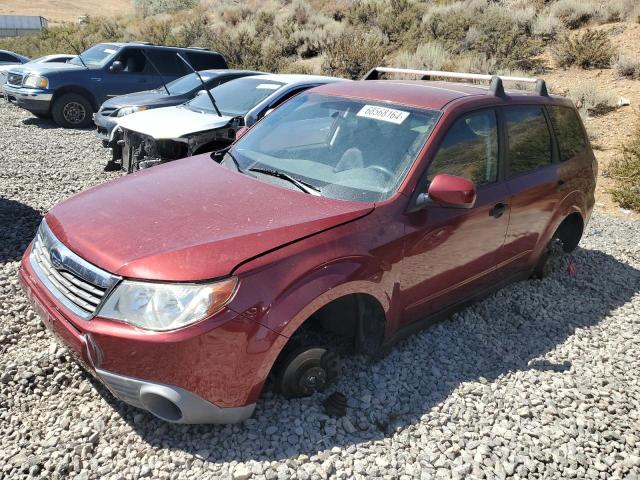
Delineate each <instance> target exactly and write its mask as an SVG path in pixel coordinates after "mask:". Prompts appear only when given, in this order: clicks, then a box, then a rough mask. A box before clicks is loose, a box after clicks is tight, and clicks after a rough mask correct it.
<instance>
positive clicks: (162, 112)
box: [119, 74, 345, 172]
mask: <svg viewBox="0 0 640 480" xmlns="http://www.w3.org/2000/svg"><path fill="white" fill-rule="evenodd" d="M338 81H345V80H344V79H340V78H334V77H323V76H319V75H285V74H270V75H259V76H255V77H244V78H239V79H236V80H232V81H230V82H227V83H224V84H222V85H219V86H217V87H215V88H212V89H211V90H209V91H206V90H203V91H201V92H199V93H198V95H197V96H196V97H195V98H194V99H193V100H191V101H189V102H187V103H185V104H183V105H180V106H177V107H167V108H158V109H155V110H148V111H143V112H139V113H134V114H131V115H128V116H126V117H124V118H122V119H121V120H120V122H119V128H120V129H121V130H122V134H123V136H122V138H123V150H122V169H123V170H125V171H127V172H135V171H136V170H140V169H143V168H149V167H152V166H154V165H158V164H160V163H165V162H169V161H172V160H177V159H179V158H184V157H189V156H192V155H197V154H199V153H205V152H211V151H216V150H220V149H223V148H225V147H227V146H228V145H230V144H231V143H232V142H233V140H234V139H235V135H236V131H237V130H238V129H239V128H241V127H244V126H246V127H250V126H251V125H253V124H254V123H255V122H257V121H258V120H260V119H261V118H262V117H263V116H264V115H266V114H268V113H269V112H270V111H271V110H273V109H274V108H276V107H277V106H278V105H280V104H281V103H283V102H285V101H286V100H288V99H289V98H291V97H292V96H294V95H296V94H298V93H300V92H302V91H304V90H307V89H309V88H312V87H315V86H318V85H323V84H326V83H331V82H338Z"/></svg>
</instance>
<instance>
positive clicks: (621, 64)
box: [615, 55, 640, 80]
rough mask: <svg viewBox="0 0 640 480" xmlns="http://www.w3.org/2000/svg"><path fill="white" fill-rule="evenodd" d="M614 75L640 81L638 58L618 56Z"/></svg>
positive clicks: (639, 58)
mask: <svg viewBox="0 0 640 480" xmlns="http://www.w3.org/2000/svg"><path fill="white" fill-rule="evenodd" d="M615 67H616V73H617V74H618V75H619V76H621V77H626V78H630V79H631V80H640V57H630V56H626V55H620V56H619V57H618V60H616V64H615Z"/></svg>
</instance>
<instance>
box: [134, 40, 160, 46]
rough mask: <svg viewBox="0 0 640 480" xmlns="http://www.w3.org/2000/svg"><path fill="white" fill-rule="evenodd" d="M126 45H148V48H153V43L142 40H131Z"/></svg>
mask: <svg viewBox="0 0 640 480" xmlns="http://www.w3.org/2000/svg"><path fill="white" fill-rule="evenodd" d="M127 43H134V44H136V45H150V46H154V45H155V43H152V42H145V41H143V40H131V41H129V42H127Z"/></svg>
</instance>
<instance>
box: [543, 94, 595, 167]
mask: <svg viewBox="0 0 640 480" xmlns="http://www.w3.org/2000/svg"><path fill="white" fill-rule="evenodd" d="M548 109H549V116H550V117H551V124H552V125H553V129H554V130H555V132H556V138H557V139H558V147H559V148H560V161H562V162H565V161H567V160H570V159H572V158H573V157H575V156H576V155H578V154H580V153H582V152H583V151H584V149H585V148H586V147H587V141H586V139H585V138H584V132H583V130H582V122H581V121H580V117H578V114H577V113H576V111H575V110H574V109H573V108H568V107H557V106H556V107H548Z"/></svg>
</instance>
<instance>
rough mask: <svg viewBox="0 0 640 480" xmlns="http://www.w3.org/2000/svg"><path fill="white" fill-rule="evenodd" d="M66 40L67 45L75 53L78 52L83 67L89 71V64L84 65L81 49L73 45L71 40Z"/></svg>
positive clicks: (66, 38) (67, 38)
mask: <svg viewBox="0 0 640 480" xmlns="http://www.w3.org/2000/svg"><path fill="white" fill-rule="evenodd" d="M64 39H65V40H66V41H67V43H68V44H69V46H70V47H71V49H72V50H73V51H74V52H76V56H77V57H78V60H80V62H81V63H82V65H84V68H86V69H89V67H87V64H86V63H84V60H83V59H82V54H81V53H80V49H79V48H78V47H76V46H75V45H74V44H73V43H71V40H69V37H65V38H64Z"/></svg>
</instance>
